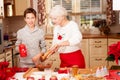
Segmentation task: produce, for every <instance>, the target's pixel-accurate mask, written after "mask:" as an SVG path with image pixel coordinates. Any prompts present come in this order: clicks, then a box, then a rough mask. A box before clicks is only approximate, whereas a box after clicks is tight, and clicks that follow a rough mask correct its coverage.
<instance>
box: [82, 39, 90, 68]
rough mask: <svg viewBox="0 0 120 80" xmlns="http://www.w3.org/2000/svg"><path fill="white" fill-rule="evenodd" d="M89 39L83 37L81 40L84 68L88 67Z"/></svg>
mask: <svg viewBox="0 0 120 80" xmlns="http://www.w3.org/2000/svg"><path fill="white" fill-rule="evenodd" d="M88 43H89V39H83V40H82V42H81V51H82V53H83V55H84V58H85V64H86V68H89V44H88Z"/></svg>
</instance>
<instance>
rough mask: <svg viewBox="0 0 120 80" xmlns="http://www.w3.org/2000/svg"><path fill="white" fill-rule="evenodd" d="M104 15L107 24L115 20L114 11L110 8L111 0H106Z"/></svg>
mask: <svg viewBox="0 0 120 80" xmlns="http://www.w3.org/2000/svg"><path fill="white" fill-rule="evenodd" d="M106 16H107V25H108V26H110V25H112V24H114V23H115V22H116V21H115V11H113V10H112V0H107V9H106Z"/></svg>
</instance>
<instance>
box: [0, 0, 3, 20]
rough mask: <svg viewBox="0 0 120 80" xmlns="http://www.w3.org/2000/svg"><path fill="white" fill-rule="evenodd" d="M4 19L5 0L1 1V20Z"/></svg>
mask: <svg viewBox="0 0 120 80" xmlns="http://www.w3.org/2000/svg"><path fill="white" fill-rule="evenodd" d="M2 17H4V0H0V18H2Z"/></svg>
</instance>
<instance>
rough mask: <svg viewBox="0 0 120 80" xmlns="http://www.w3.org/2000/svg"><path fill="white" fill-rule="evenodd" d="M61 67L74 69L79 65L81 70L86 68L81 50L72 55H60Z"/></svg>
mask: <svg viewBox="0 0 120 80" xmlns="http://www.w3.org/2000/svg"><path fill="white" fill-rule="evenodd" d="M60 59H61V64H60V67H72V66H73V65H78V67H79V68H85V60H84V56H83V54H82V52H81V50H77V51H74V52H71V53H60Z"/></svg>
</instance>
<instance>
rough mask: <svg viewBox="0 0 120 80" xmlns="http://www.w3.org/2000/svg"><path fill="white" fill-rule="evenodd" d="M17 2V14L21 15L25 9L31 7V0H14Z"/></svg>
mask: <svg viewBox="0 0 120 80" xmlns="http://www.w3.org/2000/svg"><path fill="white" fill-rule="evenodd" d="M14 3H15V16H21V15H23V13H24V10H25V9H26V8H28V7H30V0H14Z"/></svg>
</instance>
